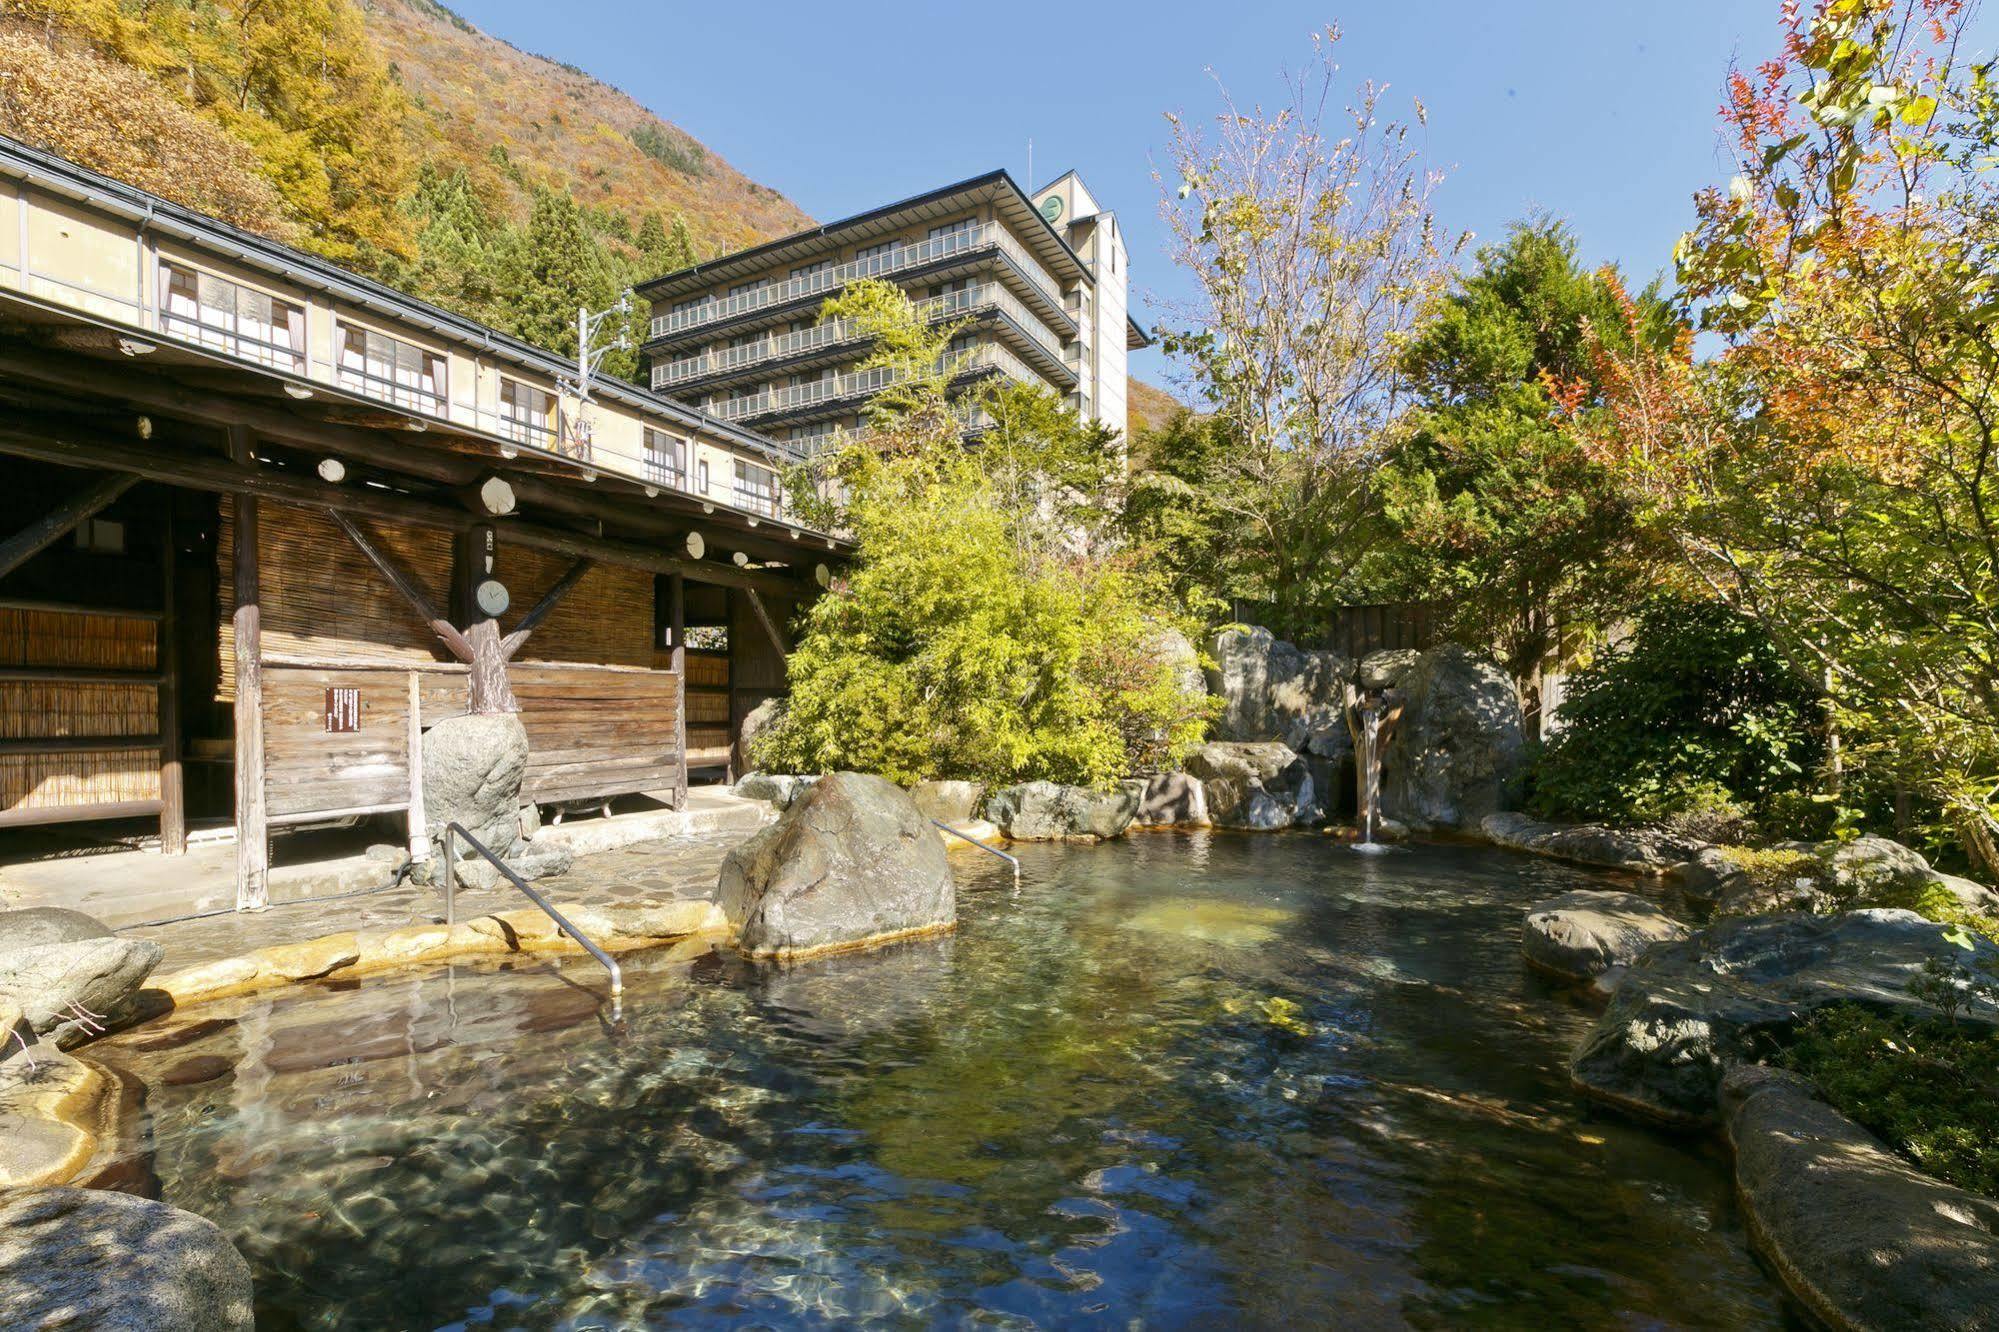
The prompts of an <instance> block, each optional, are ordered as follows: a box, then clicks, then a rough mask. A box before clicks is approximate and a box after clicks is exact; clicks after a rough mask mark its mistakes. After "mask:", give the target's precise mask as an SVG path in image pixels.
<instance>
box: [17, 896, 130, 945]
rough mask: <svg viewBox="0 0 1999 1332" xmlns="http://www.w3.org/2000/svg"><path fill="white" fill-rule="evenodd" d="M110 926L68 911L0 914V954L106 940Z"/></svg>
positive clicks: (42, 909) (27, 910)
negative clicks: (38, 946)
mask: <svg viewBox="0 0 1999 1332" xmlns="http://www.w3.org/2000/svg"><path fill="white" fill-rule="evenodd" d="M110 935H111V928H110V926H108V925H106V924H105V923H104V922H103V921H101V920H98V919H97V918H96V917H95V916H86V915H84V914H83V913H82V912H81V911H71V910H70V909H69V908H68V907H22V908H21V909H20V910H18V911H0V953H4V952H8V951H9V950H11V949H15V948H30V947H33V946H35V945H37V944H58V943H78V942H81V941H82V940H84V939H105V938H109V937H110Z"/></svg>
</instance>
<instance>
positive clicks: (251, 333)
mask: <svg viewBox="0 0 1999 1332" xmlns="http://www.w3.org/2000/svg"><path fill="white" fill-rule="evenodd" d="M160 331H161V332H162V333H167V334H170V335H172V336H174V337H178V338H185V339H187V340H188V341H189V342H196V343H200V344H201V345H202V346H204V347H213V348H215V349H216V350H217V351H223V352H228V353H229V354H230V355H231V356H241V357H243V358H244V359H246V360H251V361H256V362H258V363H259V364H262V365H268V366H271V367H273V368H275V369H278V370H288V371H290V372H291V373H293V374H300V375H302V374H304V373H305V311H304V310H303V309H301V308H300V307H298V306H296V305H291V304H288V303H286V302H284V301H280V300H276V299H274V298H272V297H269V296H266V295H264V293H263V292H261V291H252V290H251V289H250V288H248V287H244V286H239V285H238V284H236V283H234V282H230V281H227V280H225V279H223V278H219V277H216V276H214V275H213V274H210V273H199V272H196V271H195V270H194V269H192V268H187V267H184V266H182V265H180V264H176V263H169V262H166V261H164V260H163V261H161V263H160Z"/></svg>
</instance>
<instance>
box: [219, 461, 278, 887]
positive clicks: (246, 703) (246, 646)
mask: <svg viewBox="0 0 1999 1332" xmlns="http://www.w3.org/2000/svg"><path fill="white" fill-rule="evenodd" d="M229 457H230V459H231V461H233V462H235V463H236V464H237V465H238V466H240V467H244V468H246V469H247V468H254V467H255V466H256V465H257V459H256V455H255V454H254V453H253V452H252V451H251V446H250V432H249V430H248V429H247V428H246V427H244V426H231V427H229ZM257 527H258V514H257V497H256V496H255V495H245V494H238V495H237V496H236V521H235V528H236V550H235V552H234V555H235V586H236V613H235V618H234V620H233V622H232V623H233V624H234V626H235V648H236V909H237V910H238V911H262V910H263V909H264V908H265V907H267V906H269V905H270V904H271V889H270V868H271V843H270V826H269V823H268V821H267V819H266V814H265V806H264V660H263V658H264V651H263V647H264V636H263V620H262V604H261V593H262V587H261V583H260V576H259V572H258V559H257Z"/></svg>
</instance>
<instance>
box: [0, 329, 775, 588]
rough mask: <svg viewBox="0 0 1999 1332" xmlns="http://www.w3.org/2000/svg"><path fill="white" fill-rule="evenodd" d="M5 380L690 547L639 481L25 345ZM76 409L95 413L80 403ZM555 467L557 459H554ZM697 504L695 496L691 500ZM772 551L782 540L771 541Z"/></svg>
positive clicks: (2, 356) (4, 354) (2, 360)
mask: <svg viewBox="0 0 1999 1332" xmlns="http://www.w3.org/2000/svg"><path fill="white" fill-rule="evenodd" d="M0 379H15V380H30V381H33V382H35V383H39V384H44V385H53V386H55V387H58V388H62V389H67V390H70V391H72V392H78V393H88V394H98V395H103V396H106V397H109V398H113V399H116V400H117V401H118V402H121V403H124V404H128V405H130V406H131V407H134V408H138V409H140V410H145V411H153V412H158V413H160V414H161V415H164V416H171V417H174V418H176V419H179V420H184V421H189V422H192V423H194V424H196V425H199V426H204V427H209V426H214V425H245V426H249V427H250V428H251V429H252V430H254V431H255V432H256V433H257V434H258V435H259V436H261V437H263V438H265V439H269V440H272V441H274V442H277V443H282V444H285V445H288V446H290V447H293V448H298V449H304V450H311V451H318V452H321V453H323V452H324V451H326V450H328V449H333V450H337V451H339V452H341V453H343V454H345V455H346V456H348V457H349V458H353V459H357V460H359V461H362V462H366V463H371V464H374V465H376V466H380V467H385V468H389V469H391V470H394V471H398V472H401V473H403V474H404V475H406V476H415V477H421V478H423V479H424V480H427V481H435V482H438V483H441V484H443V485H447V486H452V487H458V486H465V485H471V484H476V483H477V481H478V480H479V478H480V477H481V476H484V475H487V474H493V475H499V476H502V477H503V478H504V479H505V480H506V482H507V483H508V484H509V485H511V486H512V487H513V488H514V492H515V495H516V497H517V499H518V501H519V502H520V503H522V504H531V505H536V506H539V507H541V508H547V509H554V510H557V511H559V512H563V513H570V514H574V515H577V516H580V517H603V516H606V515H607V514H608V515H610V516H612V517H613V518H614V520H615V521H616V522H617V523H618V524H621V525H623V526H626V527H629V528H632V529H633V530H635V531H640V532H643V533H644V534H645V535H647V536H649V537H657V538H659V539H660V540H661V542H663V543H664V542H669V541H670V542H673V543H674V544H675V545H676V546H677V545H678V544H679V542H680V540H684V538H685V536H686V533H687V531H688V529H689V525H690V524H691V522H692V521H693V520H692V519H691V518H677V517H673V516H669V515H666V514H662V513H661V512H660V511H659V510H658V509H657V508H656V507H655V506H654V505H652V504H650V503H648V502H646V501H645V500H643V499H641V498H640V496H641V495H642V494H643V492H644V489H645V483H644V482H643V481H641V480H639V479H638V478H635V477H625V476H619V475H617V474H616V473H610V472H606V473H604V474H603V475H604V477H605V478H606V479H610V480H615V481H617V482H619V483H621V484H623V485H626V486H629V487H631V490H630V492H629V493H627V494H623V495H619V494H606V493H604V492H603V491H601V490H600V491H598V492H596V493H588V492H582V491H578V490H576V489H574V488H572V487H568V486H564V485H561V484H558V483H555V482H552V481H548V480H544V479H542V478H540V477H535V476H529V475H524V474H521V473H519V472H512V471H509V472H499V471H497V470H496V469H494V467H493V465H492V460H491V459H481V458H479V457H475V456H467V455H464V454H456V453H452V452H450V451H448V450H446V449H442V448H424V447H412V446H411V445H410V444H409V443H407V442H404V441H402V440H397V439H395V438H393V437H384V435H383V433H382V432H379V431H372V430H363V429H358V428H355V427H352V426H342V425H337V424H334V423H331V422H328V421H326V420H324V419H322V418H318V417H314V416H305V415H300V414H299V412H298V411H297V410H294V409H292V408H290V407H288V406H285V405H283V404H282V403H280V402H277V401H273V400H269V399H263V400H259V399H256V398H249V397H245V396H244V395H243V393H242V392H241V390H240V389H239V390H238V391H236V392H234V393H231V392H229V391H227V390H203V389H197V388H191V387H189V386H188V385H186V384H184V383H181V382H179V381H177V380H175V379H170V378H166V377H165V376H164V375H162V374H161V373H160V372H159V370H158V369H147V370H139V369H137V368H135V367H132V366H130V365H129V364H120V365H114V366H107V365H102V364H97V363H92V362H78V361H76V360H74V359H72V358H69V357H65V356H57V355H51V354H50V353H49V352H47V351H42V350H35V349H32V348H29V347H26V346H23V345H22V344H20V343H18V342H15V343H8V342H5V341H0ZM75 406H76V410H80V411H89V410H92V409H93V405H92V404H90V403H87V402H86V403H78V404H76V405H75ZM551 462H553V460H551ZM687 498H688V499H689V500H690V501H691V500H693V499H694V498H695V497H692V496H689V497H687ZM772 546H773V549H774V548H775V541H774V540H773V542H772Z"/></svg>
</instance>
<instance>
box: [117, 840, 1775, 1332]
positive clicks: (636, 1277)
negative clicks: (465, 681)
mask: <svg viewBox="0 0 1999 1332" xmlns="http://www.w3.org/2000/svg"><path fill="white" fill-rule="evenodd" d="M1022 858H1023V860H1024V861H1025V862H1026V874H1025V880H1024V883H1023V885H1022V887H1021V888H1020V889H1019V890H1018V891H1015V890H1014V889H1013V887H1012V884H1011V880H1010V876H1009V875H1008V873H1007V872H1006V869H1005V867H1004V866H996V868H997V870H998V872H997V873H992V874H987V873H986V872H984V870H983V868H982V867H980V868H973V867H968V866H960V871H959V872H960V873H961V875H963V876H964V879H965V881H964V885H963V891H961V894H960V902H961V908H960V909H961V911H962V913H963V917H962V922H961V927H960V929H959V931H958V932H957V934H956V935H954V936H949V937H945V938H941V939H934V940H928V941H923V942H919V943H915V944H910V945H907V946H903V947H898V948H894V949H890V950H887V951H884V952H881V953H878V954H874V955H869V956H862V957H851V958H843V959H835V960H830V961H826V962H821V963H817V964H810V965H805V966H800V967H796V968H792V969H789V970H783V969H775V968H759V967H752V966H749V965H747V964H744V963H742V962H740V961H737V960H735V959H732V958H724V957H722V956H719V955H711V956H710V957H708V958H705V959H702V960H700V961H697V962H695V963H693V964H691V965H688V964H676V965H672V966H668V965H666V964H665V963H664V961H663V958H662V957H661V956H660V955H643V954H640V955H628V957H627V970H628V977H629V979H628V982H627V983H628V995H627V1001H626V1014H627V1020H626V1022H625V1024H624V1025H623V1026H622V1027H621V1028H613V1027H610V1026H607V1025H606V1024H604V1023H603V1022H602V1020H601V1016H600V1014H599V1012H598V1009H597V1004H596V995H597V990H598V987H599V985H600V983H601V977H599V976H597V975H594V974H593V972H592V970H591V968H590V967H589V966H587V965H585V964H581V963H579V964H574V965H571V964H566V963H565V964H555V963H550V962H547V961H535V962H531V963H524V964H522V965H520V966H519V967H518V968H515V969H504V968H491V969H478V968H471V967H466V968H460V969H457V970H455V971H452V972H448V973H445V972H430V973H425V974H423V975H420V976H417V975H412V976H409V977H400V978H388V979H379V980H375V981H370V982H365V983H351V982H350V983H347V984H345V985H332V984H320V985H316V986H312V987H301V988H299V989H297V990H294V991H292V992H290V993H286V994H282V995H278V996H263V997H249V998H245V999H241V1000H237V1001H231V1002H227V1003H223V1004H218V1005H213V1006H209V1007H205V1008H202V1009H199V1010H194V1011H191V1012H190V1013H189V1014H188V1015H187V1017H186V1018H185V1019H183V1020H182V1021H181V1022H180V1023H179V1024H177V1025H175V1024H167V1025H156V1026H153V1027H149V1028H146V1029H143V1030H140V1031H136V1032H132V1033H128V1034H126V1035H124V1036H122V1037H120V1038H117V1039H116V1040H113V1041H108V1042H105V1043H102V1044H101V1045H100V1046H99V1047H97V1048H98V1050H100V1051H102V1052H103V1053H104V1055H105V1057H106V1059H107V1060H108V1061H111V1062H115V1063H118V1064H119V1065H121V1066H123V1067H125V1068H127V1069H129V1070H131V1071H132V1072H133V1073H135V1074H136V1075H138V1076H139V1077H141V1078H143V1079H145V1080H146V1081H147V1082H148V1083H149V1084H150V1091H149V1093H148V1108H149V1112H150V1116H151V1137H150V1142H148V1143H144V1144H137V1145H135V1154H134V1155H135V1164H136V1166H137V1167H138V1168H139V1169H141V1170H142V1171H143V1172H150V1176H151V1178H152V1179H153V1181H154V1182H155V1183H156V1186H157V1190H158V1192H159V1193H160V1194H161V1195H162V1196H164V1197H165V1198H166V1199H167V1200H169V1201H171V1202H173V1203H175V1204H177V1205H179V1206H182V1207H186V1208H190V1209H192V1210H194V1211H197V1212H200V1213H202V1214H204V1215H207V1216H209V1217H212V1218H213V1219H215V1220H216V1221H217V1222H218V1223H220V1224H221V1225H222V1226H223V1227H224V1228H225V1229H226V1230H228V1231H229V1232H230V1234H231V1235H232V1237H233V1238H234V1239H235V1240H236V1241H237V1242H238V1244H239V1245H240V1246H241V1247H242V1248H243V1250H244V1252H245V1254H246V1255H247V1256H248V1257H249V1259H250V1261H251V1263H252V1265H253V1267H254V1268H255V1270H256V1275H257V1294H258V1303H259V1310H258V1313H259V1326H260V1327H270V1328H291V1327H312V1328H335V1327H351V1328H402V1327H532V1328H562V1329H572V1328H573V1329H583V1328H612V1327H619V1328H622V1327H665V1326H676V1327H678V1326H686V1325H726V1326H739V1325H745V1324H750V1325H778V1326H797V1325H805V1326H834V1325H846V1324H852V1323H856V1322H868V1323H879V1324H885V1325H900V1326H933V1325H938V1324H946V1325H950V1324H962V1323H968V1322H978V1323H981V1324H998V1325H1001V1326H1031V1325H1039V1326H1057V1325H1061V1326H1074V1325H1086V1326H1090V1325H1104V1326H1108V1325H1112V1324H1116V1325H1118V1326H1125V1325H1128V1324H1131V1323H1134V1322H1136V1323H1142V1324H1145V1325H1148V1326H1169V1327H1173V1326H1184V1327H1212V1326H1217V1325H1259V1326H1286V1327H1290V1326H1299V1325H1301V1324H1312V1325H1331V1326H1346V1327H1367V1326H1402V1325H1417V1326H1432V1327H1445V1326H1451V1327H1456V1326H1464V1325H1467V1324H1470V1325H1481V1326H1501V1327H1534V1328H1545V1327H1577V1326H1606V1325H1626V1326H1648V1327H1693V1326H1703V1327H1729V1328H1738V1327H1757V1326H1778V1325H1781V1320H1782V1314H1781V1310H1780V1308H1779V1306H1778V1304H1777V1301H1776V1297H1775V1296H1774V1294H1773V1293H1772V1289H1771V1287H1770V1286H1769V1285H1768V1283H1767V1282H1766V1281H1765V1280H1764V1279H1763V1278H1762V1277H1761V1276H1760V1275H1759V1273H1758V1271H1757V1269H1756V1267H1755V1266H1754V1264H1753V1263H1752V1262H1751V1261H1750V1259H1749V1257H1748V1256H1747V1254H1746V1251H1745V1248H1744V1243H1743V1238H1742V1234H1741V1229H1740V1225H1739V1222H1738V1220H1737V1217H1736V1215H1735V1213H1734V1210H1733V1204H1732V1201H1731V1198H1730V1190H1729V1184H1728V1179H1727V1176H1726V1174H1725V1173H1724V1172H1723V1170H1722V1168H1721V1164H1720V1161H1719V1159H1718V1157H1715V1156H1713V1155H1712V1154H1711V1153H1710V1152H1709V1151H1708V1150H1707V1149H1705V1148H1704V1147H1702V1146H1700V1145H1699V1144H1690V1143H1687V1142H1684V1141H1679V1140H1675V1139H1670V1138H1666V1137H1663V1136H1659V1135H1655V1134H1652V1133H1650V1132H1648V1131H1646V1130H1643V1129H1640V1128H1636V1127H1634V1126H1631V1125H1628V1124H1625V1123H1624V1122H1622V1121H1619V1120H1616V1119H1612V1118H1594V1117H1592V1116H1591V1115H1590V1114H1589V1113H1588V1112H1587V1111H1586V1110H1585V1109H1584V1108H1583V1107H1582V1106H1581V1105H1580V1104H1579V1103H1578V1102H1577V1101H1576V1100H1575V1099H1574V1097H1573V1096H1572V1095H1571V1093H1570V1092H1569V1090H1568V1088H1567V1084H1566V1075H1565V1072H1564V1059H1565V1057H1566V1053H1567V1051H1568V1049H1569V1048H1570V1046H1571V1045H1572V1044H1573V1043H1574V1041H1575V1040H1576V1038H1577V1037H1578V1036H1579V1035H1580V1033H1581V1032H1582V1031H1583V1029H1584V1028H1585V1027H1586V1025H1587V1023H1588V1020H1589V1018H1588V1015H1587V1014H1586V1013H1584V1012H1582V1011H1580V1010H1579V1009H1577V1008H1575V1007H1573V1006H1572V1005H1571V1003H1570V1002H1569V1001H1567V1000H1566V999H1565V998H1564V997H1562V996H1561V995H1560V994H1558V993H1555V992H1552V991H1550V990H1548V989H1547V988H1545V987H1544V986H1543V985H1542V984H1541V983H1540V982H1538V981H1536V980H1534V979H1532V978H1530V977H1529V976H1527V975H1526V973H1525V972H1524V970H1523V969H1522V967H1521V965H1520V962H1519V957H1518V951H1517V950H1518V935H1519V927H1520V915H1521V911H1522V909H1523V908H1524V907H1525V906H1526V905H1527V904H1528V903H1530V902H1532V901H1535V900H1537V899H1538V898H1540V897H1544V896H1548V895H1550V894H1552V893H1555V892H1559V891H1563V890H1565V889H1568V888H1572V887H1578V886H1583V885H1585V884H1587V883H1588V882H1590V878H1589V876H1587V875H1585V874H1582V873H1580V872H1577V871H1571V870H1567V869H1563V868H1560V867H1556V866H1552V865H1549V864H1545V863H1542V862H1537V861H1531V860H1526V859H1522V858H1512V857H1507V856H1505V855H1503V854H1501V853H1497V852H1492V851H1485V850H1472V849H1466V848H1452V847H1414V848H1409V849H1406V850H1405V851H1404V852H1403V853H1402V854H1399V855H1397V856H1393V857H1380V858H1370V859H1365V860H1363V859H1361V858H1358V857H1353V856H1348V855H1346V854H1344V852H1343V851H1342V850H1341V849H1340V848H1338V847H1335V846H1333V845H1330V844H1328V843H1327V842H1325V841H1323V840H1321V839H1313V838H1306V837H1288V836H1281V837H1232V836H1224V835H1215V836H1212V837H1211V836H1205V835H1201V836H1170V835H1155V836H1146V837H1141V838H1134V839H1132V840H1130V841H1128V842H1125V843H1117V844H1110V845H1105V846H1099V847H1070V848H1056V847H1030V848H1026V849H1025V850H1024V852H1023V857H1022Z"/></svg>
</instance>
